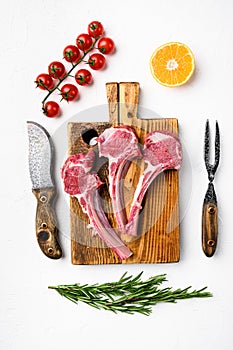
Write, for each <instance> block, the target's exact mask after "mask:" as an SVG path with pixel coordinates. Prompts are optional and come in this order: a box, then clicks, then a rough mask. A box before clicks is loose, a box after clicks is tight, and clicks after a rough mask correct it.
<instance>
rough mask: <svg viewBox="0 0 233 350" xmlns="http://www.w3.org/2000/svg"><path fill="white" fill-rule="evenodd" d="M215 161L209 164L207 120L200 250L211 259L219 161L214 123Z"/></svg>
mask: <svg viewBox="0 0 233 350" xmlns="http://www.w3.org/2000/svg"><path fill="white" fill-rule="evenodd" d="M214 154H215V159H214V163H213V164H210V126H209V120H207V121H206V127H205V146H204V160H205V166H206V170H207V173H208V180H209V184H208V189H207V192H206V195H205V198H204V203H203V209H202V248H203V251H204V253H205V255H206V256H208V257H211V256H213V255H214V252H215V250H216V247H217V238H218V207H217V197H216V193H215V189H214V184H213V181H214V177H215V173H216V170H217V168H218V165H219V159H220V133H219V125H218V122H217V121H216V129H215V153H214Z"/></svg>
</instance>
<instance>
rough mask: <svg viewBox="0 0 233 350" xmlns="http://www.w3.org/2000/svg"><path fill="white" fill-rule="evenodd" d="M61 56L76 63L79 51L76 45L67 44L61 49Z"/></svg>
mask: <svg viewBox="0 0 233 350" xmlns="http://www.w3.org/2000/svg"><path fill="white" fill-rule="evenodd" d="M63 56H64V58H65V60H66V61H67V62H72V63H76V62H78V60H79V59H80V56H81V54H80V51H79V49H78V48H77V46H74V45H68V46H66V47H65V48H64V50H63Z"/></svg>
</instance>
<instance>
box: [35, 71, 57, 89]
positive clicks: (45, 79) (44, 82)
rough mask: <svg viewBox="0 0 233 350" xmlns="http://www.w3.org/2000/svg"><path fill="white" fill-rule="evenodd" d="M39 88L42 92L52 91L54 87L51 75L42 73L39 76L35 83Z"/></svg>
mask: <svg viewBox="0 0 233 350" xmlns="http://www.w3.org/2000/svg"><path fill="white" fill-rule="evenodd" d="M35 83H36V85H37V87H39V88H40V89H42V90H51V89H52V88H53V87H54V84H53V79H52V78H51V77H50V75H48V74H45V73H42V74H39V75H38V77H37V78H36V81H35Z"/></svg>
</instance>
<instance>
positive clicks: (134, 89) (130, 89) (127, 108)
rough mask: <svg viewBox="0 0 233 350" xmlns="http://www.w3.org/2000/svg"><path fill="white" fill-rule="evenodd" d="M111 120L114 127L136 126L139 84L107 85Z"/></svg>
mask: <svg viewBox="0 0 233 350" xmlns="http://www.w3.org/2000/svg"><path fill="white" fill-rule="evenodd" d="M106 93H107V100H108V105H109V120H110V122H111V123H112V124H113V125H118V124H123V125H136V124H137V111H138V99H139V83H137V82H130V83H107V84H106Z"/></svg>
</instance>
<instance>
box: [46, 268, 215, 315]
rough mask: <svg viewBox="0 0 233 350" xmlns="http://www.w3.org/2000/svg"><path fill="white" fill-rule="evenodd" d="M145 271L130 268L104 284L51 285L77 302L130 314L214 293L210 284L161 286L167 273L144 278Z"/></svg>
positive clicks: (149, 312) (148, 312)
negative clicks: (133, 272) (209, 289)
mask: <svg viewBox="0 0 233 350" xmlns="http://www.w3.org/2000/svg"><path fill="white" fill-rule="evenodd" d="M142 273H143V272H141V273H140V274H138V275H137V276H136V277H133V276H127V272H126V273H124V274H123V275H122V277H121V278H120V279H119V281H117V282H108V283H104V284H98V283H96V284H93V285H88V284H84V285H80V284H79V283H76V284H71V285H59V286H50V287H48V288H50V289H55V290H56V291H57V292H58V293H59V294H61V295H62V296H64V297H66V298H67V299H69V300H71V301H72V302H74V303H78V302H79V301H82V302H84V303H86V304H88V305H90V306H92V307H94V308H97V309H104V310H109V311H113V312H115V313H117V312H124V313H127V314H134V313H140V314H143V315H150V314H151V312H152V308H151V306H153V305H156V304H157V303H159V302H166V303H167V302H169V303H175V302H176V301H177V300H179V299H190V298H207V297H212V294H211V293H209V292H207V291H205V290H206V288H207V287H204V288H202V289H199V290H193V291H190V288H191V287H187V288H185V289H176V290H172V288H170V287H168V288H162V289H160V288H158V287H159V285H161V284H162V283H163V282H164V281H166V275H165V274H164V275H157V276H153V277H150V278H149V279H147V280H145V281H143V280H142V279H141V276H142Z"/></svg>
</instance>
